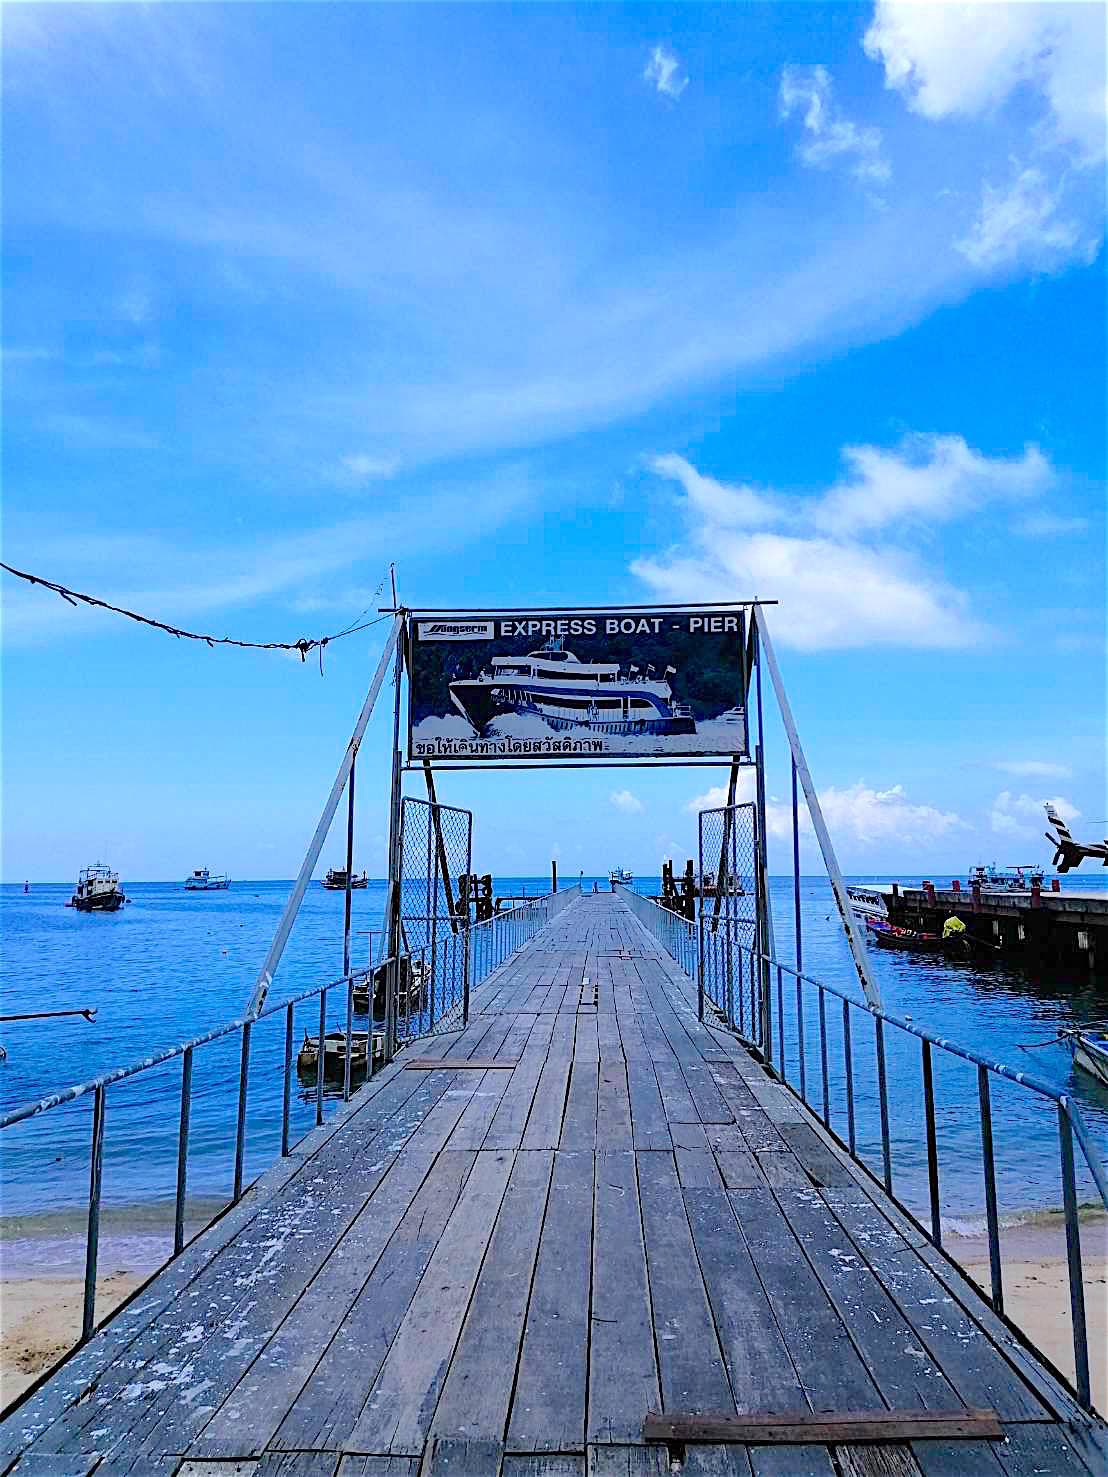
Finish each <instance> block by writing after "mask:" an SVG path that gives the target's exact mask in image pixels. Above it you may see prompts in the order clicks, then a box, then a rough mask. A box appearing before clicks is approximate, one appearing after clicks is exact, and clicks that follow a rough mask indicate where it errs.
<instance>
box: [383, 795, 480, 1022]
mask: <svg viewBox="0 0 1108 1477" xmlns="http://www.w3.org/2000/svg"><path fill="white" fill-rule="evenodd" d="M413 848H414V849H413ZM417 851H418V857H417V855H416V852H417ZM397 863H398V867H397V890H396V897H397V901H396V909H397V927H396V933H395V937H396V944H397V947H396V949H395V950H394V952H393V954H392V956H391V957H390V959H389V965H390V970H389V974H390V981H389V983H390V988H389V990H388V1001H387V1013H391V1014H392V1015H393V1017H394V1019H393V1021H392V1022H391V1025H392V1028H393V1030H392V1032H391V1033H390V1039H392V1040H396V1039H397V1035H398V1034H399V1029H400V1026H401V1024H403V1026H404V1027H405V1029H404V1039H411V1038H413V1037H415V1036H425V1035H431V1034H433V1032H434V1031H435V1030H436V1028H438V1029H442V1028H443V1022H444V1021H446V1020H447V1019H448V1018H452V1017H454V1015H455V1013H456V1011H457V1009H458V1007H459V1005H460V1006H461V1009H462V1023H463V1025H468V1024H469V947H468V939H469V909H468V903H467V907H466V914H465V916H464V917H463V916H462V914H461V913H460V912H459V901H460V899H459V898H456V897H455V895H454V883H455V880H456V879H457V878H458V877H459V876H463V875H464V876H466V877H468V876H469V875H470V872H471V871H472V868H473V812H472V811H471V810H465V809H463V808H462V807H460V806H457V805H441V804H439V803H438V802H437V801H431V800H420V799H418V798H417V797H415V796H413V795H405V796H403V798H402V799H401V802H400V830H399V838H398V845H397ZM413 866H414V867H420V866H422V870H421V871H417V872H415V873H414V874H413V871H412V868H413ZM413 888H414V889H415V891H416V892H417V893H419V892H422V893H423V910H422V911H421V912H416V911H413V910H411V909H410V908H409V901H410V899H411V890H412V889H413ZM409 925H411V928H410V929H409ZM413 936H414V937H417V938H418V941H419V942H418V948H419V952H420V964H421V975H422V978H423V979H424V980H425V981H428V985H427V1003H426V1005H425V1006H422V1005H421V1008H420V1009H419V1010H418V1011H416V1012H415V1013H414V1015H413V1012H412V1008H411V1005H412V1002H411V989H410V988H409V989H408V990H402V971H401V968H400V960H401V959H407V960H408V961H409V963H408V980H409V986H410V981H411V977H412V975H411V970H412V964H413V962H414V959H415V954H416V947H417V945H416V943H415V942H414V941H413ZM459 954H460V955H461V959H460V974H461V981H460V984H461V995H460V998H459V995H458V983H459V981H458V973H459V957H458V956H459ZM440 974H441V975H442V992H441V994H442V999H441V1002H440V1000H439V998H438V983H439V975H440ZM447 976H449V986H450V988H449V999H448V993H447ZM402 997H403V998H402ZM440 1007H441V1008H440ZM413 1024H414V1027H415V1028H414V1029H413ZM455 1025H456V1022H455V1021H454V1020H451V1024H450V1026H449V1028H448V1029H454V1027H455Z"/></svg>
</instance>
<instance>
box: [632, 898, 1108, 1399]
mask: <svg viewBox="0 0 1108 1477" xmlns="http://www.w3.org/2000/svg"><path fill="white" fill-rule="evenodd" d="M623 896H624V898H625V899H626V901H627V902H628V903H629V904H630V906H631V908H632V910H633V912H634V913H635V915H636V916H637V917H638V918H639V919H640V921H641V922H643V923H644V924H645V926H646V927H647V928H648V930H649V931H650V932H651V933H652V934H653V935H654V937H655V938H656V939H657V940H658V941H659V943H661V945H662V946H663V948H665V949H666V951H667V952H668V953H669V954H670V955H671V957H672V958H673V959H674V960H676V962H677V963H678V964H679V965H680V966H681V968H682V969H683V970H684V972H685V973H686V974H687V975H688V976H689V977H690V978H691V979H694V980H696V979H698V969H699V983H700V986H701V988H703V989H704V992H705V995H706V996H707V998H709V999H711V1000H712V1002H713V1004H714V1005H715V1006H716V1007H717V1009H718V1010H719V1013H720V1016H721V1017H722V1020H723V1021H724V1022H725V1023H726V1024H727V1026H728V1027H729V1028H730V1029H731V1030H733V1031H735V1032H736V1033H737V1034H738V1035H739V1036H740V1037H742V1038H743V1039H744V1040H746V1041H747V1042H749V1044H750V1045H752V1046H756V1047H757V1048H758V1049H759V1051H760V1052H761V1054H762V1055H763V1057H764V1059H765V1061H766V1064H767V1065H768V1066H769V1067H770V1068H771V1069H772V1071H773V1072H774V1073H775V1075H776V1076H777V1077H778V1078H779V1079H780V1081H781V1082H783V1083H784V1084H785V1085H786V1086H787V1087H788V1088H789V1089H790V1090H791V1091H792V1092H793V1093H794V1094H795V1095H796V1096H797V1097H798V1098H800V1100H801V1101H802V1102H803V1103H804V1104H805V1105H806V1106H807V1107H808V1108H809V1109H810V1110H811V1111H812V1112H813V1113H814V1114H816V1115H817V1116H818V1117H819V1118H820V1120H821V1121H822V1123H823V1126H824V1128H825V1129H826V1130H827V1131H828V1132H829V1133H830V1134H831V1135H832V1137H833V1138H834V1139H835V1140H836V1141H837V1142H838V1144H839V1145H840V1146H841V1147H842V1148H843V1149H845V1150H846V1151H847V1152H848V1153H849V1154H850V1156H851V1158H852V1159H853V1160H854V1161H855V1162H856V1163H857V1164H859V1165H860V1166H861V1168H863V1169H864V1170H865V1171H866V1172H867V1173H868V1174H869V1175H870V1176H871V1177H872V1178H874V1179H875V1180H877V1181H878V1182H879V1183H880V1184H881V1185H882V1186H883V1188H884V1190H885V1193H886V1194H887V1195H888V1197H889V1199H890V1200H892V1201H893V1202H894V1203H895V1204H896V1205H897V1207H898V1208H899V1209H900V1210H902V1211H903V1212H904V1213H905V1214H906V1215H908V1216H909V1217H910V1218H911V1220H912V1221H913V1223H914V1224H916V1225H917V1226H918V1227H919V1229H920V1230H921V1231H922V1232H923V1234H924V1235H926V1236H927V1238H928V1239H929V1240H930V1241H931V1242H932V1243H933V1244H934V1245H935V1246H936V1247H938V1248H939V1250H941V1251H946V1249H945V1248H944V1247H943V1233H942V1221H941V1216H940V1201H939V1185H940V1163H939V1151H938V1136H937V1131H936V1111H935V1085H934V1084H935V1070H934V1060H935V1053H936V1052H939V1053H943V1054H945V1055H946V1056H949V1057H951V1058H957V1059H960V1060H961V1061H963V1062H967V1063H969V1064H970V1065H971V1066H973V1067H974V1068H975V1069H976V1073H975V1075H976V1086H977V1092H976V1098H977V1101H976V1104H975V1105H974V1106H975V1107H976V1110H977V1114H978V1119H979V1125H980V1143H981V1165H980V1167H981V1175H982V1184H983V1190H984V1201H985V1220H986V1231H987V1238H988V1248H989V1290H990V1301H991V1303H992V1307H993V1310H994V1311H995V1312H996V1313H997V1314H998V1315H999V1316H1001V1317H1005V1318H1006V1321H1008V1322H1009V1323H1012V1319H1011V1318H1010V1317H1007V1315H1006V1314H1005V1309H1004V1274H1003V1264H1002V1256H1001V1245H1000V1212H999V1201H998V1195H997V1178H996V1155H995V1148H994V1130H993V1107H992V1084H993V1081H994V1079H1000V1080H1002V1081H1005V1082H1011V1083H1014V1084H1017V1085H1018V1086H1020V1087H1021V1088H1024V1089H1026V1090H1027V1091H1028V1092H1031V1093H1035V1094H1037V1095H1038V1096H1039V1097H1040V1098H1042V1099H1045V1100H1047V1101H1049V1102H1050V1103H1052V1104H1053V1105H1054V1110H1055V1112H1056V1115H1057V1127H1058V1154H1059V1170H1060V1176H1061V1183H1062V1201H1063V1216H1064V1223H1065V1232H1066V1264H1067V1273H1068V1280H1069V1301H1070V1319H1071V1326H1072V1333H1073V1355H1074V1371H1075V1376H1076V1378H1075V1385H1076V1389H1077V1394H1078V1398H1079V1399H1080V1401H1081V1403H1082V1405H1084V1406H1085V1407H1086V1408H1088V1409H1090V1410H1091V1409H1092V1408H1093V1406H1092V1397H1091V1389H1090V1377H1089V1344H1088V1331H1087V1326H1086V1317H1085V1291H1084V1282H1083V1262H1082V1252H1081V1223H1080V1215H1079V1210H1078V1199H1077V1175H1076V1168H1075V1161H1074V1150H1073V1144H1074V1140H1075V1139H1076V1140H1077V1142H1078V1144H1079V1145H1080V1147H1081V1151H1082V1155H1083V1157H1084V1161H1085V1164H1086V1165H1087V1167H1088V1171H1089V1174H1090V1176H1091V1178H1092V1181H1093V1184H1094V1185H1095V1187H1096V1190H1097V1192H1098V1194H1099V1196H1100V1199H1101V1200H1102V1202H1103V1204H1104V1206H1105V1208H1106V1209H1108V1174H1106V1173H1105V1167H1104V1164H1103V1163H1102V1161H1101V1158H1100V1155H1099V1153H1098V1151H1097V1148H1096V1145H1095V1144H1094V1143H1093V1141H1092V1139H1091V1137H1090V1135H1089V1131H1088V1128H1087V1127H1086V1125H1085V1121H1084V1119H1083V1118H1082V1116H1081V1112H1080V1109H1079V1108H1078V1106H1077V1104H1076V1103H1075V1102H1074V1101H1073V1099H1072V1097H1071V1096H1070V1095H1069V1093H1067V1092H1065V1091H1063V1090H1062V1089H1061V1088H1059V1087H1056V1086H1055V1085H1054V1084H1053V1083H1050V1082H1047V1081H1045V1080H1044V1079H1042V1078H1041V1077H1037V1076H1034V1075H1033V1074H1031V1073H1028V1072H1023V1071H1016V1070H1014V1069H1013V1068H1011V1067H1007V1066H1005V1065H1004V1064H1003V1063H1002V1062H995V1061H992V1060H990V1059H989V1058H988V1057H986V1056H982V1055H981V1054H980V1053H979V1052H975V1051H973V1050H971V1049H969V1048H968V1047H964V1046H959V1045H958V1044H957V1043H955V1042H953V1041H950V1040H948V1039H947V1038H946V1037H943V1036H937V1035H934V1034H933V1033H931V1032H929V1031H926V1030H924V1029H923V1028H922V1027H921V1026H919V1025H917V1024H916V1023H915V1022H914V1021H913V1020H911V1019H909V1018H907V1017H905V1016H900V1015H897V1014H895V1013H894V1012H892V1011H888V1010H884V1009H882V1008H880V1007H878V1006H875V1005H871V1004H869V1003H868V1002H866V1001H864V1000H859V999H858V998H856V996H853V995H851V994H849V993H848V992H847V991H846V990H843V989H840V988H839V987H838V986H836V985H832V984H829V983H827V982H826V981H821V980H816V979H813V978H812V977H811V976H810V975H807V974H805V973H803V971H801V970H798V969H794V968H793V967H792V966H790V965H788V964H784V963H781V962H780V961H778V960H777V959H776V958H774V957H773V956H772V955H770V954H766V953H764V952H762V951H760V950H758V949H757V948H755V947H752V946H751V944H750V943H749V941H746V940H744V939H743V938H741V937H739V936H738V930H739V928H740V927H743V926H745V925H741V924H738V925H735V926H734V927H733V928H729V927H728V926H727V923H726V920H722V921H721V924H720V927H719V929H718V930H717V931H716V932H714V933H709V932H708V931H705V932H704V934H703V936H702V938H700V939H699V940H698V937H697V926H696V925H695V924H693V923H691V922H689V921H688V920H687V919H685V918H682V917H680V916H678V915H676V914H674V913H671V912H669V911H668V910H667V909H665V908H663V907H661V906H659V904H657V903H655V902H654V901H652V900H651V899H650V898H645V897H641V896H637V895H635V894H633V893H627V892H625V893H623ZM698 942H699V945H700V948H699V957H698ZM790 996H791V997H792V998H791V999H790ZM812 1000H814V1001H815V1010H814V1016H815V1020H814V1022H812V1021H811V1016H812V1014H813V1012H810V1011H806V1009H805V1005H806V1002H811V1001H812ZM835 1010H838V1011H839V1012H840V1019H841V1028H840V1030H839V1032H838V1038H839V1048H840V1057H841V1062H840V1063H837V1064H836V1066H837V1067H838V1069H839V1071H840V1072H841V1077H842V1082H843V1085H844V1089H845V1092H844V1096H845V1104H844V1105H843V1106H842V1107H841V1108H840V1110H839V1116H838V1120H837V1121H836V1119H835V1114H834V1112H833V1110H832V1092H831V1075H832V1060H831V1050H832V1045H831V1033H830V1031H829V1016H830V1015H831V1014H832V1013H833V1012H834V1011H835ZM859 1017H867V1018H868V1019H869V1020H870V1021H872V1023H873V1024H872V1032H873V1040H872V1045H873V1066H874V1072H875V1078H876V1100H877V1110H878V1120H879V1131H880V1146H881V1147H880V1162H879V1173H878V1172H877V1171H875V1170H874V1168H873V1166H871V1165H870V1164H869V1163H868V1162H867V1160H866V1158H865V1156H864V1153H863V1150H862V1148H861V1147H860V1140H861V1138H862V1134H861V1131H860V1130H861V1125H860V1122H859V1117H860V1113H859V1106H860V1104H859V1098H860V1094H859V1091H858V1079H857V1075H856V1074H857V1070H858V1057H859V1054H860V1053H859V1045H860V1042H859V1041H858V1040H856V1039H855V1033H854V1031H853V1025H854V1024H855V1023H856V1022H858V1020H859ZM774 1018H776V1020H775V1022H774ZM806 1025H807V1026H808V1029H806ZM813 1027H814V1029H813ZM887 1028H892V1029H893V1030H894V1031H896V1032H901V1033H903V1036H902V1037H898V1038H896V1039H898V1040H906V1039H907V1038H915V1039H916V1040H918V1041H919V1043H920V1048H919V1069H920V1081H921V1086H922V1100H923V1125H922V1128H923V1134H924V1137H925V1140H926V1151H927V1202H928V1212H929V1216H928V1222H927V1223H925V1222H922V1221H920V1220H919V1219H918V1217H917V1216H916V1215H915V1213H914V1212H913V1211H912V1209H911V1208H910V1207H909V1206H908V1205H906V1204H904V1203H903V1202H902V1201H901V1200H900V1199H898V1197H897V1195H896V1193H895V1189H894V1186H895V1176H894V1164H893V1135H892V1131H891V1122H892V1115H893V1104H892V1103H891V1102H890V1074H889V1071H888V1053H887V1042H886V1029H887ZM813 1036H815V1037H816V1038H817V1039H816V1041H813V1040H812V1037H813ZM893 1080H894V1085H895V1088H897V1089H900V1094H899V1095H900V1097H906V1096H908V1095H909V1088H910V1086H911V1084H909V1083H908V1082H907V1081H906V1080H905V1079H904V1077H903V1076H902V1075H901V1074H899V1073H898V1074H895V1076H894V1079H893ZM911 1106H913V1107H914V1106H915V1105H914V1104H912V1105H911ZM896 1110H897V1111H896V1122H897V1125H898V1127H899V1128H900V1130H901V1131H903V1129H904V1125H905V1124H906V1122H908V1121H910V1120H909V1119H908V1118H907V1117H906V1116H905V1113H904V1111H903V1110H902V1106H901V1104H900V1103H898V1104H897V1105H896ZM843 1129H845V1133H846V1137H845V1138H844V1137H843V1133H842V1130H843ZM946 1254H947V1255H949V1252H946ZM1012 1326H1017V1325H1015V1324H1013V1325H1012ZM1020 1331H1021V1332H1023V1333H1024V1336H1025V1337H1026V1338H1028V1340H1029V1341H1030V1342H1031V1343H1032V1344H1033V1343H1034V1338H1033V1333H1034V1330H1020Z"/></svg>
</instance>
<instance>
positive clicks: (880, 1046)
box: [873, 1015, 893, 1196]
mask: <svg viewBox="0 0 1108 1477" xmlns="http://www.w3.org/2000/svg"><path fill="white" fill-rule="evenodd" d="M873 1025H874V1037H875V1043H876V1048H877V1095H878V1098H879V1101H880V1107H881V1161H882V1164H883V1165H884V1171H885V1174H884V1178H885V1192H886V1194H888V1195H890V1196H891V1195H892V1193H893V1150H892V1142H891V1138H890V1135H889V1085H888V1081H887V1079H886V1075H885V1022H884V1021H883V1020H882V1019H881V1017H880V1016H879V1015H876V1016H874V1018H873Z"/></svg>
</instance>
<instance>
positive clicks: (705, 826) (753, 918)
mask: <svg viewBox="0 0 1108 1477" xmlns="http://www.w3.org/2000/svg"><path fill="white" fill-rule="evenodd" d="M757 848H758V834H757V815H756V811H755V807H754V806H753V805H725V806H723V807H722V808H721V809H719V810H702V811H701V812H700V840H699V859H700V871H699V875H698V878H697V896H698V908H697V915H698V950H699V957H698V961H697V963H698V972H699V986H700V989H701V991H702V992H703V995H704V998H705V999H707V1000H710V1001H712V1003H713V1004H714V1005H715V1006H716V1007H717V1008H718V1009H719V1010H720V1011H721V1012H722V1013H723V1015H724V1017H725V1018H726V1020H727V1023H728V1025H729V1026H731V1027H732V1029H733V1030H737V1031H738V1032H739V1034H740V1035H742V1036H745V1037H746V1038H747V1040H749V1041H752V1042H753V1043H754V1044H755V1045H756V1046H759V1047H760V1046H761V1045H762V1035H763V1029H764V1009H763V1007H764V1003H765V1000H764V997H765V981H764V980H763V978H762V977H761V973H760V972H759V971H758V969H757V967H756V966H755V965H754V963H753V958H754V954H755V953H756V952H757V950H758V942H759V940H758V916H759V909H758V887H759V883H758V874H757V866H756V858H757ZM744 960H746V961H749V962H748V963H747V964H746V965H745V967H744Z"/></svg>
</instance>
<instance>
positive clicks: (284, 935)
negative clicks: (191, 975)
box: [246, 615, 404, 1019]
mask: <svg viewBox="0 0 1108 1477" xmlns="http://www.w3.org/2000/svg"><path fill="white" fill-rule="evenodd" d="M403 629H404V618H403V616H402V615H398V616H397V617H396V620H395V621H394V622H393V626H392V631H391V633H390V637H389V639H388V640H387V641H386V642H385V649H384V651H383V652H382V653H381V660H380V661H379V662H378V663H377V670H376V672H374V674H373V681H372V682H371V683H370V684H369V692H368V693H367V694H366V700H365V702H364V703H363V704H362V711H361V712H360V713H359V714H358V721H357V723H356V724H355V725H354V732H353V734H352V735H351V737H350V742H349V743H348V744H347V746H346V753H345V754H344V755H343V758H342V763H341V764H340V765H339V772H338V774H337V775H336V776H335V783H334V784H333V785H332V786H331V793H330V795H328V797H327V803H326V805H325V806H324V807H323V814H322V815H321V816H320V818H319V824H318V825H317V826H316V828H315V834H314V835H313V836H312V839H311V841H310V842H309V844H308V850H307V852H306V853H305V856H304V860H303V862H302V863H301V866H300V872H299V875H298V876H297V879H296V881H295V882H294V883H293V888H292V892H290V893H289V900H288V902H287V903H286V904H285V910H284V912H283V913H282V914H281V921H280V922H279V923H278V925H277V931H276V933H274V935H273V941H272V943H271V944H270V946H269V952H268V953H267V954H266V956H265V961H264V963H263V964H262V967H261V970H260V971H259V973H258V978H257V981H256V982H255V985H254V990H253V993H252V994H251V996H250V1002H249V1004H248V1005H247V1008H246V1014H247V1015H248V1016H253V1017H254V1018H255V1019H256V1018H257V1015H258V1012H259V1011H260V1010H261V1008H262V1006H263V1004H264V1003H265V997H266V995H267V994H268V992H269V987H270V985H271V984H272V983H273V976H274V974H275V972H276V970H277V965H278V964H279V963H280V960H281V955H282V954H283V953H284V951H285V945H286V944H287V943H288V938H289V934H290V933H291V932H292V925H293V924H294V923H295V922H296V915H297V913H299V911H300V904H301V903H302V902H303V901H304V894H305V892H306V891H307V889H308V883H309V882H310V881H311V879H312V872H313V871H314V870H315V864H316V862H318V861H319V854H320V852H321V851H322V850H323V843H324V841H326V839H327V833H328V831H329V830H330V829H331V822H332V821H333V820H334V818H335V811H336V810H337V809H338V805H339V801H340V800H341V799H342V792H343V790H344V789H345V788H346V781H347V778H348V777H349V774H350V770H351V768H352V766H353V763H354V755H355V753H356V751H357V748H358V745H359V744H360V743H361V741H362V735H363V734H364V733H365V731H366V725H367V724H368V722H369V719H370V714H371V713H372V712H373V707H374V704H375V703H376V701H377V694H378V693H379V692H380V691H381V684H382V683H383V682H384V680H385V673H386V672H387V671H388V668H389V658H390V655H391V652H392V649H393V647H394V646H395V644H396V642H397V641H398V640H399V638H400V634H401V633H402V632H403Z"/></svg>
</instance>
